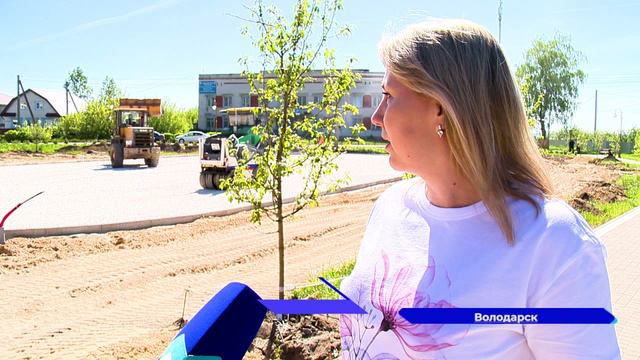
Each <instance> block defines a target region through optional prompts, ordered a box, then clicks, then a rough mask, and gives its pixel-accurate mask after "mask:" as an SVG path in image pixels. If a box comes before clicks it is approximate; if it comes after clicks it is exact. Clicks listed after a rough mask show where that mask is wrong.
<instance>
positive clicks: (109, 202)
mask: <svg viewBox="0 0 640 360" xmlns="http://www.w3.org/2000/svg"><path fill="white" fill-rule="evenodd" d="M337 161H338V164H339V166H340V169H341V170H340V171H339V173H338V174H337V177H344V176H349V177H350V178H351V181H350V182H349V183H348V185H347V186H353V185H359V184H365V183H370V182H376V181H381V180H385V179H391V178H394V177H398V176H401V175H402V174H401V173H399V172H396V171H394V170H393V169H391V168H390V167H389V164H388V156H386V155H368V154H345V155H342V156H340V157H339V158H338V160H337ZM199 171H200V168H199V163H198V158H197V156H188V157H163V158H161V160H160V164H159V166H158V167H157V168H147V167H146V166H145V165H144V164H143V161H142V160H137V161H127V162H125V167H124V168H121V169H112V168H111V165H110V164H109V163H108V162H107V161H95V162H77V163H55V164H38V165H18V166H0V181H1V182H2V186H1V187H0V216H3V215H4V214H5V213H6V212H8V211H9V210H10V209H11V208H12V207H13V206H15V205H16V204H17V203H19V202H21V201H23V200H25V199H26V198H28V197H29V196H31V195H33V194H36V193H38V192H40V191H44V194H42V195H40V196H38V197H36V198H35V199H33V200H32V201H30V202H28V203H26V204H25V205H24V206H22V207H20V208H19V209H18V210H16V211H15V212H14V213H13V215H11V217H10V218H8V220H7V221H6V223H5V225H4V228H5V230H6V231H7V233H8V234H11V233H13V234H18V233H19V232H20V231H22V230H29V231H30V232H31V234H30V235H37V231H36V230H35V229H49V230H51V229H58V230H60V229H67V230H69V229H70V228H75V227H77V228H76V230H78V231H76V232H83V231H82V230H83V229H86V228H87V226H94V227H95V226H98V225H103V224H112V226H111V228H109V230H113V224H125V226H123V228H127V226H126V224H127V223H128V224H129V225H131V224H132V223H133V222H141V221H148V220H150V219H175V218H176V217H178V218H179V217H188V216H193V215H199V214H210V213H215V212H219V211H224V210H228V209H231V208H234V207H240V206H242V205H241V204H237V203H236V204H231V203H229V201H228V200H227V198H226V195H225V194H224V193H223V192H222V191H217V190H204V189H202V188H201V187H200V183H199ZM300 180H301V179H300V176H293V177H291V178H288V179H287V180H286V181H285V189H286V190H285V197H288V196H293V195H294V194H295V193H296V192H297V191H299V190H300V189H301V181H300ZM154 224H155V223H154ZM129 227H131V226H129ZM134 227H135V226H134ZM138 227H143V226H138ZM71 230H73V229H71ZM58 232H59V231H58ZM66 232H67V233H68V232H69V231H66ZM71 232H74V231H71ZM51 233H54V234H55V233H56V232H55V231H52V232H47V233H42V235H44V234H51Z"/></svg>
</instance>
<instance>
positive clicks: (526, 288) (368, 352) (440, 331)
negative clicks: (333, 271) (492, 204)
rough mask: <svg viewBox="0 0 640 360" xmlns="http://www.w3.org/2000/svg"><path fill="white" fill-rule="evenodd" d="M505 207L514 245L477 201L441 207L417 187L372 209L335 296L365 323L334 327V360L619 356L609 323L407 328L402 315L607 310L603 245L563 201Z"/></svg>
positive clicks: (347, 320) (349, 318) (398, 191)
mask: <svg viewBox="0 0 640 360" xmlns="http://www.w3.org/2000/svg"><path fill="white" fill-rule="evenodd" d="M538 202H539V204H540V207H541V209H542V211H541V212H540V214H539V215H538V216H537V217H536V210H535V208H534V207H533V206H532V205H531V204H530V203H528V202H526V201H522V200H510V201H509V207H510V210H511V213H512V221H513V224H514V229H515V245H514V246H510V245H508V243H507V241H506V238H505V237H504V235H503V233H502V231H501V230H500V228H499V226H498V225H497V223H496V222H495V220H494V218H493V217H492V216H491V215H490V214H489V212H488V211H487V209H486V207H485V206H484V204H483V203H481V202H480V203H476V204H474V205H471V206H468V207H463V208H440V207H437V206H434V205H432V204H431V203H429V201H428V199H427V197H426V195H425V183H424V182H423V181H422V180H420V179H417V178H416V179H412V180H408V181H402V182H400V183H398V184H395V185H394V186H392V187H391V188H390V189H388V190H387V191H385V192H384V193H383V194H382V195H381V196H380V198H379V199H378V201H377V202H376V204H375V206H374V208H373V210H372V212H371V215H370V217H369V223H368V225H367V229H366V231H365V235H364V239H363V241H362V245H361V247H360V252H359V254H358V258H357V261H356V266H355V268H354V270H353V272H352V274H351V275H350V276H349V277H348V278H346V279H344V280H343V282H342V285H341V290H342V291H343V292H344V293H345V295H347V296H348V297H349V298H350V299H351V300H353V301H355V302H356V303H358V305H360V306H361V307H362V308H364V309H365V310H366V311H367V312H368V314H366V315H343V316H341V319H340V332H341V337H342V351H343V352H342V356H343V359H350V360H355V359H358V360H359V359H369V360H383V359H534V358H535V359H619V358H620V351H619V347H618V343H617V339H616V334H615V329H614V325H609V324H606V325H602V324H598V325H565V324H546V325H545V324H532V325H522V324H499V325H494V324H444V325H440V324H437V325H432V324H411V323H409V322H407V321H406V320H404V318H402V317H401V316H400V315H399V314H398V311H399V310H400V309H401V308H404V307H459V308H524V307H594V308H600V307H602V308H605V309H607V310H608V311H610V312H611V293H610V288H609V280H608V275H607V268H606V264H605V248H604V246H603V244H602V243H601V242H600V240H598V238H597V237H596V236H595V235H594V233H593V231H592V230H591V228H590V227H589V225H588V224H587V223H586V222H585V221H584V219H583V218H582V217H581V216H580V215H579V214H578V213H577V212H575V211H574V210H573V209H572V208H571V207H569V206H568V205H567V204H566V203H565V202H563V201H560V200H543V199H539V200H538Z"/></svg>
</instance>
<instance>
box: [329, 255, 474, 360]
mask: <svg viewBox="0 0 640 360" xmlns="http://www.w3.org/2000/svg"><path fill="white" fill-rule="evenodd" d="M381 259H382V261H378V262H377V264H376V266H375V268H374V270H373V278H372V279H371V280H370V284H367V283H366V282H364V281H360V282H359V283H354V282H357V281H358V280H356V279H358V277H357V276H356V277H355V278H352V279H351V281H352V282H351V283H350V285H351V287H350V288H347V289H344V290H345V291H346V292H347V295H348V296H349V297H350V299H351V300H352V301H354V302H356V303H357V304H358V305H359V306H360V307H362V308H363V309H364V310H365V311H366V312H367V313H366V314H358V315H342V316H341V317H340V334H341V338H342V354H343V359H348V360H383V359H387V360H392V359H434V355H437V351H438V350H440V349H444V348H447V347H451V346H455V345H456V343H458V342H459V341H460V340H461V339H462V338H463V337H464V336H465V335H466V332H467V330H468V327H466V328H465V330H464V331H462V332H460V331H456V332H453V333H448V334H447V333H445V332H443V331H442V330H443V327H445V326H446V325H444V324H413V323H410V322H408V321H407V320H405V319H404V318H403V317H402V316H400V315H399V311H400V309H402V308H406V307H417V308H452V307H454V306H453V305H452V304H451V303H449V302H448V301H447V300H446V299H432V298H431V296H430V295H429V294H430V293H431V291H430V290H431V288H432V287H433V286H438V287H441V286H444V287H445V288H446V290H447V292H448V290H449V288H450V287H451V282H450V280H449V278H448V275H447V273H446V271H445V270H444V269H438V270H437V271H436V263H435V260H434V259H433V258H432V257H429V262H428V265H415V264H406V265H403V266H399V265H398V264H395V263H392V261H391V260H390V257H389V255H388V254H387V253H386V252H384V251H383V252H382V256H381ZM396 260H397V261H398V262H399V263H402V262H401V259H396ZM394 265H395V266H394ZM354 290H355V291H354ZM385 333H387V334H392V335H393V337H395V339H392V341H394V342H397V343H398V344H399V345H400V347H401V349H402V353H400V354H395V355H392V354H390V353H386V352H380V351H378V350H376V351H375V352H376V353H375V354H373V353H371V352H372V351H371V350H372V348H371V346H372V345H374V344H376V341H380V339H381V336H382V334H385ZM386 339H387V340H386V341H388V339H389V337H386ZM377 345H378V346H374V347H377V348H378V349H379V348H381V347H382V348H384V346H383V345H382V346H381V344H377ZM398 356H400V357H398ZM435 358H438V357H435Z"/></svg>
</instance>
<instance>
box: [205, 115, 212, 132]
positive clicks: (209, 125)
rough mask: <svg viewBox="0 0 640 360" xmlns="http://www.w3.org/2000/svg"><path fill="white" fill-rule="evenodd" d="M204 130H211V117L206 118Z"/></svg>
mask: <svg viewBox="0 0 640 360" xmlns="http://www.w3.org/2000/svg"><path fill="white" fill-rule="evenodd" d="M206 129H207V130H211V129H213V118H212V117H208V118H207V125H206Z"/></svg>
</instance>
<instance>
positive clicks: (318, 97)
mask: <svg viewBox="0 0 640 360" xmlns="http://www.w3.org/2000/svg"><path fill="white" fill-rule="evenodd" d="M313 103H314V104H322V94H314V95H313Z"/></svg>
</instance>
